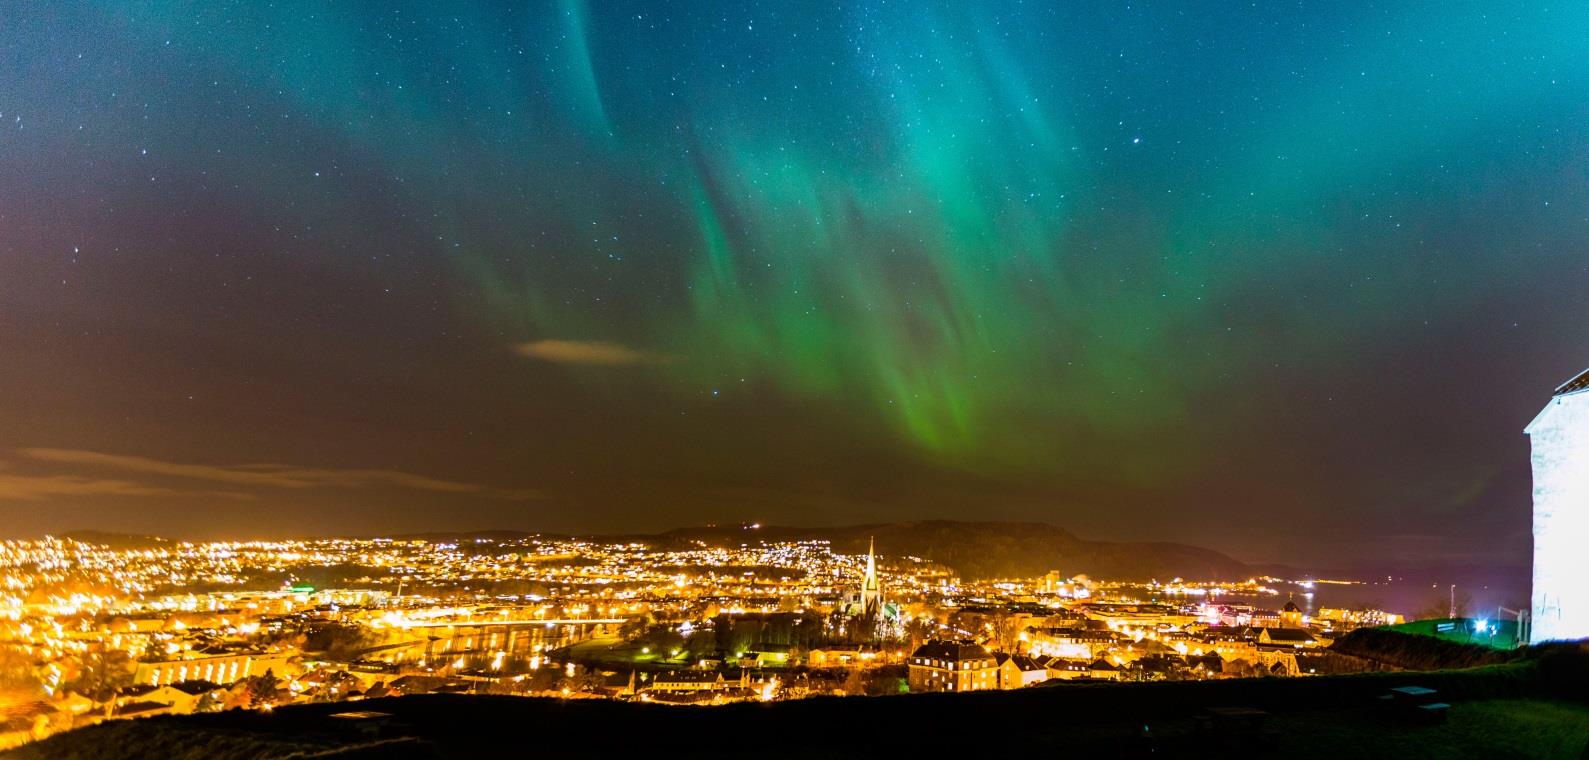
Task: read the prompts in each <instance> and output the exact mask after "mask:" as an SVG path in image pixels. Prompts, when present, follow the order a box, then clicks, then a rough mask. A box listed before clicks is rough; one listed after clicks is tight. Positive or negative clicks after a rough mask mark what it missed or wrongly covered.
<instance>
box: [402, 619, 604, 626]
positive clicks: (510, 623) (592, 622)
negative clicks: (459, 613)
mask: <svg viewBox="0 0 1589 760" xmlns="http://www.w3.org/2000/svg"><path fill="white" fill-rule="evenodd" d="M627 622H629V621H628V620H626V619H624V618H575V619H561V620H540V619H532V620H448V621H435V620H427V621H424V622H418V621H414V622H408V621H405V622H403V623H401V624H399V626H398V627H400V628H496V627H498V626H527V625H540V626H553V627H555V626H559V625H622V624H624V623H627Z"/></svg>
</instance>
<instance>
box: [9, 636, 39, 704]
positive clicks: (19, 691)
mask: <svg viewBox="0 0 1589 760" xmlns="http://www.w3.org/2000/svg"><path fill="white" fill-rule="evenodd" d="M42 687H43V684H42V683H41V682H40V681H39V673H38V670H37V669H36V668H35V667H34V663H33V658H32V657H31V656H30V655H29V654H28V652H27V651H26V650H24V649H22V648H19V647H9V646H8V647H0V693H3V694H15V695H18V696H27V697H34V696H37V695H38V692H39V689H41V688H42Z"/></svg>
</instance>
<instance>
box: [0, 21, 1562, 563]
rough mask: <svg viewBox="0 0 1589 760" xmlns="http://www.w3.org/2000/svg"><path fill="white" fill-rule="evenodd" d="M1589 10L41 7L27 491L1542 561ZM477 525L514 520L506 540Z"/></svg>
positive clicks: (20, 125)
mask: <svg viewBox="0 0 1589 760" xmlns="http://www.w3.org/2000/svg"><path fill="white" fill-rule="evenodd" d="M1586 39H1589V8H1583V7H1577V6H1573V5H1571V4H1566V5H1540V4H1534V3H1517V4H1507V5H1506V6H1505V7H1500V6H1496V5H1494V4H1482V3H1473V4H1464V3H1458V4H1451V3H1432V2H1430V3H1414V2H1407V3H1390V4H1376V5H1372V6H1371V5H1367V4H1329V3H1318V4H1307V3H1303V4H1296V3H1290V4H1275V5H1272V6H1263V5H1260V6H1259V7H1250V6H1249V7H1241V8H1236V7H1232V6H1230V5H1229V4H1222V3H1208V4H1181V5H1172V4H1151V3H1150V4H1139V3H1131V4H1125V3H1059V2H1054V3H1042V2H1036V3H1031V2H1029V3H1017V2H989V3H931V2H875V1H865V0H863V1H860V2H845V3H824V2H811V3H777V2H765V3H764V2H740V1H736V2H688V3H629V2H616V1H615V2H605V1H603V2H589V3H584V2H578V1H577V0H562V1H561V2H545V3H311V2H303V3H292V2H284V3H274V4H267V3H260V2H235V3H231V2H213V3H180V2H157V1H153V0H148V1H144V2H122V3H109V2H107V3H86V2H75V1H72V0H66V1H63V2H51V3H47V4H44V3H5V4H0V51H3V52H0V357H3V366H0V516H3V517H4V519H5V522H6V523H7V524H8V525H9V526H11V528H12V530H11V532H15V533H18V534H33V533H37V532H39V531H43V530H60V529H65V528H72V527H81V526H83V525H86V524H93V525H96V526H101V527H110V528H116V529H125V530H139V531H149V532H165V533H184V532H185V533H187V534H191V535H195V536H213V535H220V534H227V533H236V532H253V533H261V534H272V535H279V534H302V533H304V532H331V531H358V532H364V533H368V532H372V531H380V530H391V531H402V530H422V529H438V528H447V527H454V528H474V527H507V528H536V529H547V530H598V529H600V530H649V529H659V528H667V527H671V526H674V525H680V524H688V523H696V522H705V521H709V520H723V521H734V520H747V521H748V520H761V521H770V522H780V523H795V524H800V523H805V524H834V523H854V522H865V521H873V520H893V519H912V518H925V517H953V518H1001V519H1023V520H1041V521H1047V522H1053V523H1055V524H1058V525H1062V526H1066V527H1068V528H1071V529H1074V530H1076V531H1078V532H1082V533H1084V534H1086V535H1090V536H1097V537H1105V538H1125V537H1137V538H1148V539H1165V540H1184V541H1189V542H1193V543H1202V544H1205V545H1209V546H1213V547H1215V548H1219V549H1222V550H1226V551H1229V552H1231V553H1232V554H1235V555H1237V556H1240V557H1244V558H1249V559H1255V560H1281V559H1298V558H1302V559H1306V560H1309V561H1340V562H1342V563H1357V562H1367V561H1370V560H1378V559H1384V558H1387V557H1394V558H1396V559H1398V560H1402V559H1407V560H1416V561H1427V562H1443V563H1468V562H1494V563H1501V564H1505V563H1513V562H1517V563H1520V562H1523V561H1524V559H1523V558H1524V557H1525V556H1526V551H1527V547H1528V522H1527V515H1528V462H1527V453H1526V452H1527V442H1526V439H1525V438H1524V437H1523V435H1522V433H1521V430H1522V427H1523V426H1524V425H1525V424H1526V423H1527V422H1528V420H1529V419H1530V418H1531V417H1532V415H1533V413H1534V412H1535V411H1537V409H1538V407H1539V406H1541V405H1542V404H1543V403H1544V400H1545V399H1546V398H1547V397H1548V395H1549V392H1550V390H1551V388H1553V387H1554V386H1555V384H1556V383H1558V382H1560V381H1562V380H1564V379H1566V378H1567V377H1569V376H1570V375H1571V374H1573V373H1574V372H1576V371H1578V370H1580V369H1582V366H1583V365H1589V330H1586V329H1585V326H1586V325H1589V55H1585V43H1584V40H1586ZM460 521H462V522H463V524H459V522H460Z"/></svg>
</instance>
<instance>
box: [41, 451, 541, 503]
mask: <svg viewBox="0 0 1589 760" xmlns="http://www.w3.org/2000/svg"><path fill="white" fill-rule="evenodd" d="M20 453H21V454H22V455H23V456H25V457H27V458H29V459H33V460H35V461H40V462H51V463H54V464H70V465H79V466H83V467H88V468H94V469H103V470H118V471H121V472H130V473H136V474H140V475H154V476H158V477H166V478H179V479H186V480H201V481H206V482H211V483H226V484H229V485H239V486H258V487H265V488H290V489H311V488H368V487H385V488H405V489H409V490H414V491H430V492H435V493H453V494H468V495H475V496H483V497H486V498H492V499H506V500H510V501H524V500H527V499H534V498H538V497H539V496H540V493H539V492H537V491H532V490H527V489H502V488H494V487H491V486H486V485H481V484H478V483H468V482H463V481H456V480H443V479H441V478H432V477H429V476H425V475H415V474H413V473H408V472H402V471H399V470H338V469H318V468H308V467H293V466H290V465H281V464H240V465H208V464H184V463H181V462H167V461H163V460H159V459H150V458H148V457H139V456H126V455H121V454H105V453H101V452H97V451H81V450H77V449H45V448H27V449H21V450H20ZM106 482H117V481H106ZM129 485H138V484H129Z"/></svg>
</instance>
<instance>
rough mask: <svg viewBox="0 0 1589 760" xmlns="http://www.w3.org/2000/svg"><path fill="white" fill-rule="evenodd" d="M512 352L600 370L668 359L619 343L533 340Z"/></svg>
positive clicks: (656, 362)
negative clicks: (584, 365)
mask: <svg viewBox="0 0 1589 760" xmlns="http://www.w3.org/2000/svg"><path fill="white" fill-rule="evenodd" d="M513 352H514V353H516V354H518V355H519V356H524V357H528V358H531V359H540V360H541V361H546V362H552V363H553V364H586V365H595V366H603V367H622V366H633V365H640V364H661V363H663V362H667V361H669V360H670V357H668V356H665V355H662V354H653V353H649V352H646V351H640V350H638V349H634V348H630V347H628V346H625V345H623V344H620V343H609V342H606V341H599V340H554V339H547V340H536V341H530V342H529V343H520V344H518V345H515V346H514V347H513Z"/></svg>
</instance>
